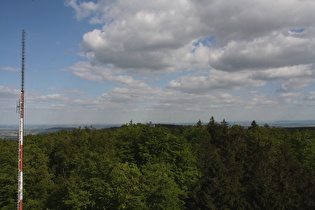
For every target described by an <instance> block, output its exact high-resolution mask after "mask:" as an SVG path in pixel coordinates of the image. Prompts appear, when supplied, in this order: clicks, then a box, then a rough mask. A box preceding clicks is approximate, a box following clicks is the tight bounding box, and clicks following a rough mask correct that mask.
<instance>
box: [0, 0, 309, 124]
mask: <svg viewBox="0 0 315 210" xmlns="http://www.w3.org/2000/svg"><path fill="white" fill-rule="evenodd" d="M314 11H315V1H313V0H277V1H274V0H264V1H259V0H234V1H230V0H198V1H195V0H172V1H169V0H155V1H148V0H93V1H90V0H53V1H52V0H0V29H1V33H0V124H3V125H6V124H18V117H19V116H18V114H17V113H16V102H17V101H18V99H19V93H20V89H21V54H22V53H21V51H22V50H21V48H22V44H21V42H22V41H21V40H22V30H23V29H25V30H26V45H25V87H24V89H25V121H26V124H116V123H122V124H124V123H128V122H130V120H132V121H133V122H139V123H148V122H150V121H152V122H153V123H190V122H197V121H198V120H201V121H202V122H205V123H207V122H208V121H209V119H210V118H211V116H213V117H214V119H215V120H217V121H218V122H221V121H222V120H223V119H225V120H226V121H227V122H229V121H252V120H256V122H258V123H259V122H262V121H277V120H313V119H314V116H315V107H314V105H315V23H314V20H315V12H314Z"/></svg>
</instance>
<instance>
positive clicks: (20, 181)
mask: <svg viewBox="0 0 315 210" xmlns="http://www.w3.org/2000/svg"><path fill="white" fill-rule="evenodd" d="M24 56H25V30H24V29H23V31H22V75H21V77H22V80H21V82H22V83H21V93H20V104H19V114H20V123H19V164H18V167H19V171H18V208H17V209H18V210H22V209H23V153H24V152H23V151H24V148H23V137H24V66H25V64H24V61H25V57H24Z"/></svg>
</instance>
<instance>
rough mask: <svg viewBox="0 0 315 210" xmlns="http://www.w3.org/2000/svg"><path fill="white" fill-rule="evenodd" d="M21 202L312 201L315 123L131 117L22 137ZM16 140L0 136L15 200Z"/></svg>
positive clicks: (203, 205) (5, 202)
mask: <svg viewBox="0 0 315 210" xmlns="http://www.w3.org/2000/svg"><path fill="white" fill-rule="evenodd" d="M24 142H25V145H24V147H25V162H24V182H25V184H24V207H25V209H137V210H139V209H150V210H151V209H170V210H176V209H314V208H315V199H314V198H315V131H314V130H302V131H299V130H295V131H288V130H286V129H283V128H271V127H269V126H268V125H265V126H263V127H261V126H258V125H257V124H256V123H255V121H253V123H252V125H251V126H250V127H249V128H244V127H242V126H239V125H233V126H230V125H229V124H228V123H227V122H225V120H223V122H220V123H218V122H216V121H215V120H214V119H213V118H211V119H210V121H209V123H207V124H206V125H203V124H202V123H201V122H200V121H199V122H198V123H197V124H196V125H194V126H163V125H156V126H151V125H146V124H133V123H132V122H131V123H129V124H126V125H123V126H121V127H119V128H116V129H94V128H89V127H84V128H77V129H74V130H72V131H67V130H62V131H59V132H54V133H48V134H43V135H28V136H26V137H25V141H24ZM17 144H18V142H17V141H12V140H1V141H0V164H1V165H0V208H1V209H15V208H16V200H17V155H18V152H17V148H18V145H17Z"/></svg>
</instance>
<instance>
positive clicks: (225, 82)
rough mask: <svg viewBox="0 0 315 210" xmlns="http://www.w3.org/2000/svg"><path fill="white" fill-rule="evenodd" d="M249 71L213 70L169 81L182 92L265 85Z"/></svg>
mask: <svg viewBox="0 0 315 210" xmlns="http://www.w3.org/2000/svg"><path fill="white" fill-rule="evenodd" d="M250 74H251V73H250V72H249V71H242V72H233V73H228V72H223V71H217V70H211V71H210V72H209V73H208V74H207V75H202V76H198V75H186V76H183V77H180V78H178V79H175V80H172V81H171V82H170V83H169V88H171V89H175V90H179V91H182V92H192V93H197V94H198V93H203V92H213V91H216V90H240V89H243V88H245V87H248V86H254V87H257V86H263V85H265V84H266V82H264V81H259V80H253V79H251V78H250Z"/></svg>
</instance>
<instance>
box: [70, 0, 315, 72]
mask: <svg viewBox="0 0 315 210" xmlns="http://www.w3.org/2000/svg"><path fill="white" fill-rule="evenodd" d="M68 5H69V6H71V7H72V8H74V10H75V11H76V15H77V16H78V17H90V19H91V21H93V22H97V23H100V24H102V25H103V26H102V27H100V28H96V29H94V30H93V31H90V32H88V33H86V34H84V36H83V42H82V48H83V49H84V50H86V52H87V54H86V56H88V57H89V58H91V59H92V60H93V61H95V62H99V63H101V64H107V65H113V66H115V67H118V68H122V69H127V70H130V71H176V70H181V69H187V68H189V69H194V68H196V67H209V65H210V66H212V67H214V68H217V69H221V70H229V71H237V70H244V69H249V68H250V69H253V68H271V67H273V68H275V67H282V66H285V65H301V64H309V63H311V62H312V58H314V51H315V50H314V47H315V44H314V39H313V38H311V37H312V36H310V35H307V34H310V33H312V31H313V30H314V29H313V27H314V25H313V21H312V20H313V19H314V17H315V14H314V12H313V11H314V9H315V3H314V2H311V1H298V0H289V1H285V0H280V1H276V2H275V1H271V0H270V1H269V0H268V1H263V2H260V1H250V0H239V1H232V2H231V1H227V0H223V1H222V0H220V1H219V0H212V1H190V0H176V1H172V2H169V1H163V0H159V1H154V2H151V1H142V0H131V1H128V2H125V1H107V0H100V1H97V2H92V1H83V2H78V1H75V0H70V1H69V2H68ZM301 29H303V31H302V32H303V34H304V36H298V35H299V34H301V31H299V30H301ZM289 32H290V33H289ZM293 32H294V33H293ZM312 34H313V33H312ZM207 37H213V38H214V39H213V40H212V41H211V42H212V43H211V44H210V45H196V41H197V40H202V39H205V38H207ZM192 48H195V49H194V50H192ZM199 48H204V49H203V53H199V54H198V49H199ZM205 48H206V49H205ZM196 52H197V53H196ZM205 56H206V57H208V59H205V58H204V57H205ZM192 57H194V59H193V60H191V58H192ZM193 61H195V63H194V62H193ZM193 63H194V64H195V65H192V64H193Z"/></svg>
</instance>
